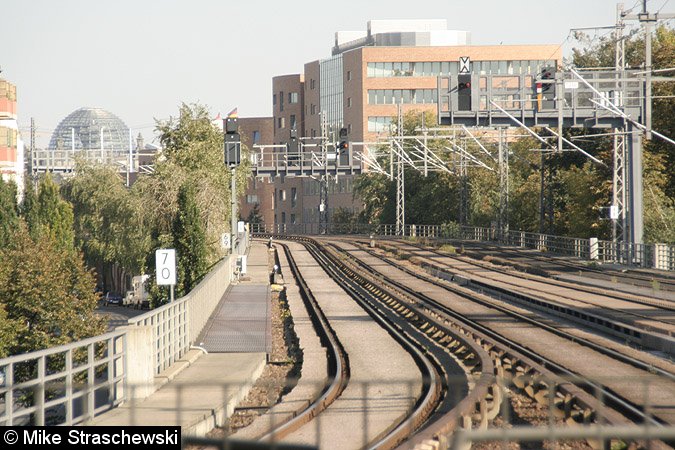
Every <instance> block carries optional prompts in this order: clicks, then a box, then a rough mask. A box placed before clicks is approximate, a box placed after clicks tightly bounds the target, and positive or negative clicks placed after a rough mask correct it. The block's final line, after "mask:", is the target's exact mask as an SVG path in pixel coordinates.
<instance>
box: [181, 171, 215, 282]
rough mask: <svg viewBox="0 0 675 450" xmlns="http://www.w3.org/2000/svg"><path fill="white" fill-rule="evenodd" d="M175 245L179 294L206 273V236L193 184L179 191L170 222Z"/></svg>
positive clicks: (184, 185)
mask: <svg viewBox="0 0 675 450" xmlns="http://www.w3.org/2000/svg"><path fill="white" fill-rule="evenodd" d="M173 239H174V248H175V249H176V254H177V258H178V264H177V265H178V268H177V269H178V286H177V292H178V295H185V294H187V293H188V292H190V291H191V290H192V288H193V287H194V286H195V285H196V284H197V283H198V282H199V280H201V278H202V277H203V276H204V274H205V273H206V269H207V267H208V264H207V248H206V236H205V232H204V227H203V225H202V221H201V217H200V214H199V208H198V206H197V202H196V197H195V192H194V188H193V187H192V185H190V184H183V185H182V186H181V187H180V189H179V191H178V213H177V214H176V218H175V219H174V223H173Z"/></svg>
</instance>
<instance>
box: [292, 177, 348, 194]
mask: <svg viewBox="0 0 675 450" xmlns="http://www.w3.org/2000/svg"><path fill="white" fill-rule="evenodd" d="M302 186H303V194H304V195H319V188H320V183H319V182H318V181H316V180H307V181H305V182H304V183H302ZM327 186H328V193H329V194H351V193H352V192H353V191H354V186H353V182H352V179H351V178H340V179H338V182H337V183H332V182H331V183H328V185H327Z"/></svg>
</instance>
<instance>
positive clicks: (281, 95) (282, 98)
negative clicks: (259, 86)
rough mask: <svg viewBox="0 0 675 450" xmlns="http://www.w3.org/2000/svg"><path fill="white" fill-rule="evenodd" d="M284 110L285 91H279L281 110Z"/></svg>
mask: <svg viewBox="0 0 675 450" xmlns="http://www.w3.org/2000/svg"><path fill="white" fill-rule="evenodd" d="M283 110H284V91H279V111H283Z"/></svg>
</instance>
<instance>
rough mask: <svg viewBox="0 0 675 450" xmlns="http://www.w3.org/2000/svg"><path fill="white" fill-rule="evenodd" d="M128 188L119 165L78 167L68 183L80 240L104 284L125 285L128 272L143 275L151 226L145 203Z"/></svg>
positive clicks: (116, 288)
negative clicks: (119, 172) (118, 169)
mask: <svg viewBox="0 0 675 450" xmlns="http://www.w3.org/2000/svg"><path fill="white" fill-rule="evenodd" d="M134 192H135V191H129V190H128V189H127V188H126V187H125V186H124V183H123V181H122V179H121V177H120V176H119V174H118V172H117V171H116V170H115V168H114V167H110V166H103V165H91V164H89V165H87V164H80V165H78V167H77V169H76V172H75V176H74V177H73V178H72V179H70V180H69V181H68V182H67V183H66V184H65V185H64V186H63V193H64V196H65V197H66V198H67V199H68V200H69V201H70V202H71V203H72V205H73V208H74V212H75V236H76V243H77V246H78V247H79V248H81V249H82V251H83V252H84V255H85V259H86V261H87V263H88V264H89V265H90V266H92V267H96V269H97V271H98V273H99V275H100V276H101V278H102V282H103V284H104V286H105V287H106V288H108V289H111V290H113V291H117V292H123V291H124V290H125V289H126V285H125V282H126V280H125V278H126V277H125V275H138V274H141V273H143V271H144V268H145V259H146V257H147V254H148V252H149V251H150V243H151V239H150V236H151V232H152V229H151V227H150V225H149V224H148V223H147V220H146V219H147V216H146V213H145V205H143V202H142V201H141V198H140V197H139V196H138V195H134Z"/></svg>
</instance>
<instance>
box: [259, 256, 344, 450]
mask: <svg viewBox="0 0 675 450" xmlns="http://www.w3.org/2000/svg"><path fill="white" fill-rule="evenodd" d="M279 245H281V247H282V248H283V249H284V253H285V254H286V259H287V260H288V264H289V268H290V269H291V273H292V275H293V277H294V278H295V280H296V282H297V284H298V286H299V288H300V296H301V298H302V301H303V303H304V304H305V307H306V309H307V312H308V313H309V315H310V318H311V320H312V324H313V326H314V329H315V330H316V333H317V335H318V336H319V338H320V340H321V343H322V345H323V346H324V347H326V351H327V355H328V361H329V377H330V379H331V381H330V384H329V385H328V386H327V387H326V388H325V389H324V390H323V392H322V394H321V396H319V398H317V399H316V401H314V402H312V403H311V404H310V405H309V406H308V407H307V408H305V409H304V410H302V411H301V412H299V413H298V414H297V415H295V416H294V417H293V418H291V419H290V420H288V421H286V422H284V423H281V424H278V426H276V427H275V428H274V429H273V430H271V431H270V432H269V433H267V434H265V435H264V436H262V437H261V438H260V440H261V441H272V442H275V441H278V440H279V439H283V438H284V437H285V436H288V435H289V434H291V433H292V432H294V431H296V430H297V429H299V428H300V427H301V426H303V425H304V424H306V423H308V422H310V421H311V420H312V419H314V417H316V416H317V415H318V414H320V413H321V412H322V411H324V410H325V409H326V408H327V407H328V406H329V405H330V404H331V403H333V402H334V401H335V399H336V398H338V397H339V396H340V394H341V393H342V391H343V390H344V389H345V387H346V386H347V383H348V382H349V359H348V355H347V353H346V351H345V350H344V347H343V346H342V344H341V343H340V340H339V339H338V337H337V335H336V334H335V331H334V330H333V328H332V327H331V326H330V324H329V323H328V319H326V316H325V315H324V313H323V311H322V309H321V306H319V304H318V302H317V301H316V298H314V295H313V294H312V291H311V290H310V288H309V286H308V285H307V282H306V281H305V279H304V278H303V276H302V274H301V273H300V270H299V269H298V265H297V264H296V262H295V259H294V258H293V255H292V254H291V252H290V250H289V248H288V246H287V245H285V244H279Z"/></svg>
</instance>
